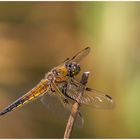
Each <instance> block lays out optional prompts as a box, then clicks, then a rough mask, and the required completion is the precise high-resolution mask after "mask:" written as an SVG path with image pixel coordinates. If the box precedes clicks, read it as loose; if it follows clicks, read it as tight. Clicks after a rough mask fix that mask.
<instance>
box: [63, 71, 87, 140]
mask: <svg viewBox="0 0 140 140" xmlns="http://www.w3.org/2000/svg"><path fill="white" fill-rule="evenodd" d="M88 77H89V72H84V73H83V75H82V78H81V81H80V83H81V84H80V86H79V88H78V91H77V92H78V93H79V96H78V97H77V99H76V101H77V102H75V103H74V104H73V105H72V108H71V112H70V116H69V119H68V122H67V126H66V129H65V133H64V139H68V138H70V135H71V133H72V130H73V126H74V122H75V120H76V117H77V112H78V110H79V107H80V98H81V96H83V94H84V89H85V86H86V84H87V81H88Z"/></svg>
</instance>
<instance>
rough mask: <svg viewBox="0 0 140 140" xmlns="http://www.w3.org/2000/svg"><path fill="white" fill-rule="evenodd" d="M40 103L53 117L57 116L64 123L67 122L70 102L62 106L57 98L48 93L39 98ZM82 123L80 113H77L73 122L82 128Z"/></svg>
mask: <svg viewBox="0 0 140 140" xmlns="http://www.w3.org/2000/svg"><path fill="white" fill-rule="evenodd" d="M56 94H57V93H56ZM41 102H42V103H43V104H44V105H45V106H46V108H47V109H48V110H49V111H51V112H52V113H53V114H54V115H55V116H58V117H59V118H62V119H63V120H65V121H67V120H68V117H69V115H70V111H71V107H72V104H71V103H70V102H69V103H68V104H66V105H65V106H64V105H63V104H62V103H61V102H60V99H59V96H55V95H51V93H48V92H47V93H46V94H44V95H43V96H42V97H41ZM83 122H84V121H83V118H82V116H81V113H80V112H79V113H78V115H77V118H76V121H75V126H76V127H79V128H82V126H83Z"/></svg>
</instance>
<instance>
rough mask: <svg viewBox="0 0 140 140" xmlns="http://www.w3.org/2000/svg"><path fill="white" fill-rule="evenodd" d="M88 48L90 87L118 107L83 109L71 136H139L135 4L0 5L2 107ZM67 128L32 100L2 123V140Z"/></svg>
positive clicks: (55, 134)
mask: <svg viewBox="0 0 140 140" xmlns="http://www.w3.org/2000/svg"><path fill="white" fill-rule="evenodd" d="M86 46H90V47H91V53H90V54H89V55H88V57H86V58H85V59H84V60H83V61H82V62H81V65H82V71H87V70H88V71H90V72H91V74H90V78H89V83H88V85H89V86H90V87H93V88H95V89H98V90H101V91H104V92H109V93H110V95H111V96H112V97H113V99H114V100H115V104H116V106H115V108H114V109H112V110H97V109H93V108H88V107H81V110H82V113H83V116H84V119H85V123H84V127H83V128H82V129H74V131H73V133H72V138H139V137H140V107H139V106H140V3H139V2H0V109H3V108H4V107H6V106H7V105H9V104H10V103H11V102H12V101H14V100H16V99H17V98H18V97H20V96H21V95H23V94H24V93H26V92H27V91H28V90H30V89H31V88H32V87H34V86H35V85H36V84H37V83H38V82H39V81H40V79H42V78H43V77H44V75H45V73H46V72H48V71H49V70H50V69H51V68H53V67H54V66H57V65H59V64H60V63H61V62H63V61H64V60H65V59H66V58H67V57H69V56H72V55H74V54H75V53H76V52H77V51H79V50H81V49H83V48H85V47H86ZM65 125H66V123H64V122H63V121H61V120H60V119H58V118H57V117H56V116H53V115H51V114H50V112H49V111H48V110H46V108H45V107H44V106H43V105H42V104H41V102H40V101H39V100H36V101H34V102H33V103H31V104H28V105H26V107H23V108H20V109H18V110H16V111H13V112H11V113H9V114H7V115H5V116H2V117H1V118H0V138H63V134H64V130H65Z"/></svg>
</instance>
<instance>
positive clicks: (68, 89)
mask: <svg viewBox="0 0 140 140" xmlns="http://www.w3.org/2000/svg"><path fill="white" fill-rule="evenodd" d="M89 52H90V47H87V48H85V49H83V50H82V51H80V52H78V53H77V54H76V55H74V56H73V57H72V58H68V59H66V60H65V61H64V63H63V64H61V65H59V66H57V67H55V68H53V69H52V70H51V71H50V72H48V73H47V74H46V75H45V78H44V79H42V80H41V81H40V83H38V84H37V85H36V86H35V87H34V88H33V89H31V90H30V91H29V92H27V93H26V94H25V95H23V96H22V97H20V98H19V99H17V100H16V101H15V102H13V103H12V104H11V105H9V106H8V107H6V108H5V109H4V110H3V111H2V112H0V115H4V114H6V113H8V112H10V111H13V110H14V109H16V108H19V107H21V106H23V105H25V104H27V103H29V102H31V101H33V100H34V99H37V98H39V97H40V100H41V102H42V103H43V104H44V105H45V106H46V107H47V108H48V109H49V110H51V111H52V112H54V113H55V114H61V115H63V116H65V117H68V115H69V113H70V109H71V106H72V102H73V101H75V100H76V98H77V96H78V87H79V85H80V84H81V83H80V82H78V81H77V80H76V79H75V76H76V75H77V74H78V73H79V72H80V65H79V62H80V61H81V60H82V59H83V58H84V57H85V56H87V55H88V54H89ZM86 91H87V92H86ZM80 103H81V104H85V105H91V106H93V107H96V108H111V107H112V106H113V105H114V104H113V100H112V98H111V97H110V96H109V95H107V94H105V93H102V92H100V91H97V90H94V89H91V88H88V87H87V88H85V92H84V95H83V96H82V97H81V99H80ZM76 125H77V126H79V127H82V125H83V118H82V115H81V113H80V111H79V113H78V115H77V118H76Z"/></svg>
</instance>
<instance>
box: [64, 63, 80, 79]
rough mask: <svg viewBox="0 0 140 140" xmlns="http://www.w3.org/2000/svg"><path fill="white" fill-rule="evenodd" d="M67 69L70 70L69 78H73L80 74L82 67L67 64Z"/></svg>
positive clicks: (75, 64)
mask: <svg viewBox="0 0 140 140" xmlns="http://www.w3.org/2000/svg"><path fill="white" fill-rule="evenodd" d="M66 67H67V69H68V76H70V77H73V76H75V75H77V74H78V73H79V72H80V65H79V64H77V63H76V62H71V63H68V64H66Z"/></svg>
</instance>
